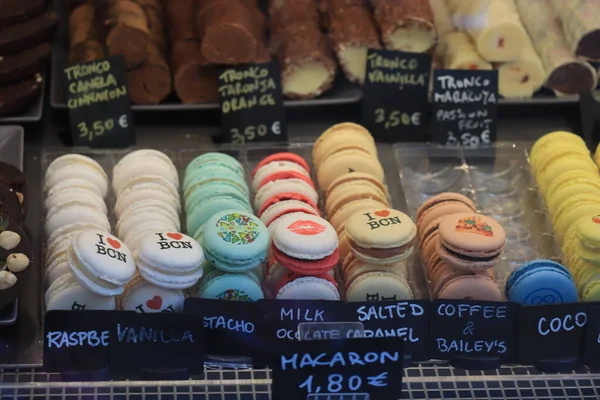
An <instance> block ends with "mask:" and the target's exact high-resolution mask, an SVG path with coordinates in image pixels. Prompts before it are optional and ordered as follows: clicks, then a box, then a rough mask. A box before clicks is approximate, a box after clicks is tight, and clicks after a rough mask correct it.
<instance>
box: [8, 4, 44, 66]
mask: <svg viewBox="0 0 600 400" xmlns="http://www.w3.org/2000/svg"><path fill="white" fill-rule="evenodd" d="M55 28H56V15H55V14H54V13H53V12H45V13H43V14H41V15H39V16H37V17H34V18H31V19H29V20H27V21H25V22H22V23H20V24H17V25H12V26H7V27H6V28H2V29H0V54H2V55H6V54H9V53H15V52H17V51H21V50H23V49H25V48H28V47H32V46H35V45H36V44H38V43H40V42H43V41H45V40H49V39H50V38H51V37H52V35H53V34H54V29H55Z"/></svg>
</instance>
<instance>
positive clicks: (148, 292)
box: [118, 275, 185, 313]
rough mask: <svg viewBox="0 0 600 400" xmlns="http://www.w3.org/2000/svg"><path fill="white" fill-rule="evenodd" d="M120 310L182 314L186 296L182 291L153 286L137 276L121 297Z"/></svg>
mask: <svg viewBox="0 0 600 400" xmlns="http://www.w3.org/2000/svg"><path fill="white" fill-rule="evenodd" d="M118 300H119V304H120V309H121V310H125V311H137V312H139V313H157V312H181V311H183V302H184V301H185V295H184V294H183V291H182V290H181V289H166V288H162V287H158V286H155V285H152V284H151V283H149V282H147V281H145V280H144V279H143V278H142V276H141V275H135V276H134V277H133V279H131V281H129V283H128V284H127V285H126V286H125V291H124V292H123V294H122V295H121V296H119V299H118Z"/></svg>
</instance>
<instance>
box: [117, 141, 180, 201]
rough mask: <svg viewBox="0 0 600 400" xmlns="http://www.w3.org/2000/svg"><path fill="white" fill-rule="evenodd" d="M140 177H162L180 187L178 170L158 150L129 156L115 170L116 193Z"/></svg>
mask: <svg viewBox="0 0 600 400" xmlns="http://www.w3.org/2000/svg"><path fill="white" fill-rule="evenodd" d="M140 175H152V176H160V177H162V178H165V179H166V180H167V181H169V182H170V183H171V184H173V186H176V187H177V186H179V175H178V173H177V168H175V165H173V162H172V161H171V159H170V158H169V156H167V155H166V154H164V153H162V152H160V151H158V150H151V149H142V150H137V151H134V152H131V153H129V154H127V155H126V156H125V157H123V158H122V159H121V160H120V161H119V162H118V163H117V164H116V165H115V167H114V168H113V180H112V186H113V189H114V191H115V193H119V191H120V190H121V188H122V187H123V186H124V185H125V184H126V183H128V182H129V181H130V180H131V179H133V178H136V177H138V176H140Z"/></svg>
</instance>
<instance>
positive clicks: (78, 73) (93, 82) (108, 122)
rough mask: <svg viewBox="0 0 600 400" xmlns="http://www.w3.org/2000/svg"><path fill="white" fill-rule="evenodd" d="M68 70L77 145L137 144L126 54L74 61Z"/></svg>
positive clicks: (72, 122) (70, 111)
mask: <svg viewBox="0 0 600 400" xmlns="http://www.w3.org/2000/svg"><path fill="white" fill-rule="evenodd" d="M64 74H65V77H66V82H67V93H68V101H67V107H68V109H69V120H70V126H71V135H72V138H73V144H74V145H76V146H89V147H97V148H106V147H126V146H130V145H132V144H135V131H134V129H133V118H132V116H131V104H130V103H129V95H128V91H127V72H126V69H125V61H124V60H123V57H122V56H115V57H110V58H108V59H106V60H98V61H90V62H87V63H81V64H75V65H71V66H69V67H67V68H65V70H64Z"/></svg>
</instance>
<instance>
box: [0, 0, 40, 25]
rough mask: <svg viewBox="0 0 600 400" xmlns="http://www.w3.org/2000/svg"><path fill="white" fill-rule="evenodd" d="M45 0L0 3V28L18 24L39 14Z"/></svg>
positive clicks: (7, 0) (20, 0)
mask: <svg viewBox="0 0 600 400" xmlns="http://www.w3.org/2000/svg"><path fill="white" fill-rule="evenodd" d="M47 4H48V1H47V0H2V2H1V3H0V26H1V27H4V26H8V25H13V24H18V23H19V22H23V21H26V20H28V19H29V18H31V17H34V16H36V15H39V14H41V13H42V12H43V11H44V10H45V9H46V6H47Z"/></svg>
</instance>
